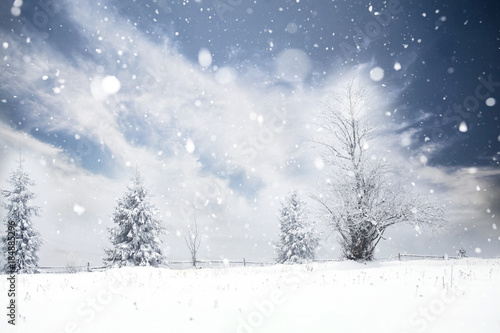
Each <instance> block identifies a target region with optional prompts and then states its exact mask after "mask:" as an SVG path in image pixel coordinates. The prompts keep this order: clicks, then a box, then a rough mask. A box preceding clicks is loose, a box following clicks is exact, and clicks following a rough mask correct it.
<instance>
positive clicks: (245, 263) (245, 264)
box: [243, 258, 247, 267]
mask: <svg viewBox="0 0 500 333" xmlns="http://www.w3.org/2000/svg"><path fill="white" fill-rule="evenodd" d="M246 266H247V262H246V260H245V258H243V267H246Z"/></svg>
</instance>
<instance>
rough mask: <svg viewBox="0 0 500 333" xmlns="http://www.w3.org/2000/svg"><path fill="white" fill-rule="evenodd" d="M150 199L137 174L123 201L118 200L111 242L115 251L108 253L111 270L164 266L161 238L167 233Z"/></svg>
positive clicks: (106, 250)
mask: <svg viewBox="0 0 500 333" xmlns="http://www.w3.org/2000/svg"><path fill="white" fill-rule="evenodd" d="M150 197H151V195H150V194H149V191H148V189H147V188H146V187H144V184H143V180H142V178H141V176H140V174H139V172H136V174H135V177H133V178H132V184H131V185H130V186H128V187H127V191H126V193H125V195H124V196H123V198H121V199H119V200H118V203H117V206H116V207H115V212H114V214H113V222H114V223H115V224H116V226H115V227H113V228H109V229H108V231H109V238H110V241H111V243H112V244H113V246H114V248H113V249H105V252H106V255H107V257H106V258H105V259H104V262H105V264H107V265H108V266H115V265H116V266H119V267H121V266H158V265H159V264H161V263H162V262H163V253H162V251H161V249H160V244H161V243H162V242H161V240H160V235H161V234H163V233H165V229H164V228H163V227H162V226H161V221H160V220H158V219H157V218H156V216H157V215H158V214H159V211H158V209H156V207H155V206H154V205H153V204H152V203H151V202H150Z"/></svg>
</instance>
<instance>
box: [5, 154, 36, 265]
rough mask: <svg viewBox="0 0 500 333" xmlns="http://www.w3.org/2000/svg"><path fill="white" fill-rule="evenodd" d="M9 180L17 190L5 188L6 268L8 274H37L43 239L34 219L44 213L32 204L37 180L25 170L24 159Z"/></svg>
mask: <svg viewBox="0 0 500 333" xmlns="http://www.w3.org/2000/svg"><path fill="white" fill-rule="evenodd" d="M8 182H9V183H10V184H11V185H12V187H13V189H12V190H11V191H9V190H2V194H3V196H4V197H5V199H6V201H7V202H6V203H4V204H3V206H4V207H5V209H6V210H7V215H6V216H5V220H4V224H5V229H6V230H5V235H4V236H3V237H2V238H1V243H2V251H3V253H4V261H5V262H4V271H5V272H6V273H13V272H17V273H28V274H32V273H37V272H38V256H37V252H38V250H39V248H40V246H41V244H42V238H41V236H40V233H39V232H38V231H37V230H36V229H35V228H34V226H33V223H32V218H33V217H34V216H39V215H40V214H39V212H40V208H39V207H36V206H33V205H31V201H32V200H33V199H34V198H35V197H36V194H35V193H33V192H31V191H30V189H29V187H30V186H34V185H35V183H34V182H33V181H31V179H30V178H29V175H28V173H27V172H25V171H24V170H23V165H22V161H21V160H20V161H19V167H18V168H17V170H15V171H13V172H12V173H11V175H10V178H9V180H8Z"/></svg>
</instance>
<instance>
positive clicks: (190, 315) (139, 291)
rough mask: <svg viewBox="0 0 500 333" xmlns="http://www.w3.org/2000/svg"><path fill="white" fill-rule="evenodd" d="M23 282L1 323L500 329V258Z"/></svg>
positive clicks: (48, 277)
mask: <svg viewBox="0 0 500 333" xmlns="http://www.w3.org/2000/svg"><path fill="white" fill-rule="evenodd" d="M1 278H2V280H3V281H5V279H6V276H5V275H4V276H1ZM6 288H7V284H6V283H2V285H1V289H0V295H2V296H1V297H0V299H2V300H4V301H2V303H3V304H4V305H5V304H7V303H6V302H7V289H6ZM17 291H18V303H19V312H18V314H19V315H20V318H19V323H18V325H17V326H16V328H15V329H13V328H12V327H10V325H8V324H7V319H6V316H5V314H6V313H5V314H3V315H2V318H3V319H2V321H1V323H0V331H1V332H11V331H12V332H51V333H57V332H245V333H248V332H401V333H403V332H408V333H409V332H454V333H457V332H500V259H491V260H487V259H472V258H468V259H461V260H448V261H403V262H374V263H368V264H366V265H365V264H362V263H355V262H335V263H324V264H313V265H296V266H283V265H276V266H269V267H253V268H252V267H234V268H232V267H222V268H211V269H198V270H194V269H188V270H172V269H155V268H146V267H141V268H122V269H113V270H109V271H106V272H94V273H76V274H39V275H19V276H18V284H17ZM2 308H3V309H4V310H3V311H4V312H6V307H5V306H2Z"/></svg>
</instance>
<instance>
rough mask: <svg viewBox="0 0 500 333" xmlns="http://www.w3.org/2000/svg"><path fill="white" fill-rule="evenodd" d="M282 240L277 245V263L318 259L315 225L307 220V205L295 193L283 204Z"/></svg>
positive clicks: (281, 214)
mask: <svg viewBox="0 0 500 333" xmlns="http://www.w3.org/2000/svg"><path fill="white" fill-rule="evenodd" d="M279 222H280V230H281V233H280V240H279V242H278V243H277V244H276V252H277V255H278V258H277V262H278V263H280V264H283V263H291V264H293V263H304V262H308V261H311V260H313V259H314V258H315V257H316V249H317V247H318V244H319V238H318V237H317V235H316V233H315V231H314V225H313V224H312V223H311V222H310V221H309V220H308V219H307V216H306V203H305V202H304V201H302V200H300V199H299V198H298V196H297V192H295V191H293V192H291V194H290V195H289V196H288V197H287V198H286V199H285V202H283V203H282V207H281V211H280V216H279Z"/></svg>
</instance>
